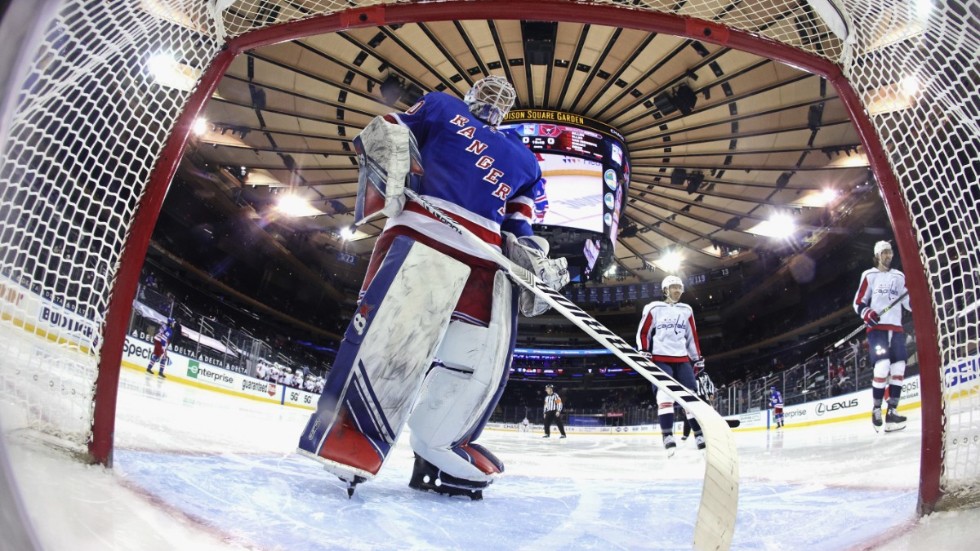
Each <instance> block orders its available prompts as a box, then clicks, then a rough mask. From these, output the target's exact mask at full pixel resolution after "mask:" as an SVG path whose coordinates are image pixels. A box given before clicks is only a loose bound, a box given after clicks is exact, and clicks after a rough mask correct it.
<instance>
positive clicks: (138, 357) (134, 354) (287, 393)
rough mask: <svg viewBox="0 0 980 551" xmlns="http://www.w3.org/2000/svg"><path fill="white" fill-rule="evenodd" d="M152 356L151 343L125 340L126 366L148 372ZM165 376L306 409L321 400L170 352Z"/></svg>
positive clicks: (313, 395) (301, 391) (295, 389)
mask: <svg viewBox="0 0 980 551" xmlns="http://www.w3.org/2000/svg"><path fill="white" fill-rule="evenodd" d="M152 353H153V345H152V344H151V343H148V342H145V341H142V340H139V339H137V338H134V337H132V336H128V337H126V345H125V348H124V349H123V362H124V363H128V364H129V365H130V366H131V367H134V368H137V369H145V368H146V365H147V364H148V363H149V361H150V354H152ZM165 362H166V364H167V365H166V368H165V372H166V374H167V380H168V381H170V380H174V381H176V382H184V383H186V384H190V385H193V386H199V387H203V388H205V389H208V390H214V391H217V392H221V393H223V394H232V395H236V396H244V397H247V398H252V399H255V400H259V401H262V402H273V403H277V404H282V405H290V406H296V407H301V408H305V409H311V410H312V409H316V403H317V400H318V399H319V396H318V395H316V394H313V393H311V392H306V391H305V390H300V389H298V388H292V387H287V386H285V385H281V384H279V383H274V382H271V381H265V380H262V379H257V378H255V377H249V376H248V375H243V374H241V373H237V372H235V371H231V370H228V369H224V368H222V367H217V366H214V365H211V364H208V363H206V362H202V361H199V360H195V359H193V358H188V357H187V356H184V355H182V354H178V353H175V352H173V351H170V352H168V353H167V359H166V360H165Z"/></svg>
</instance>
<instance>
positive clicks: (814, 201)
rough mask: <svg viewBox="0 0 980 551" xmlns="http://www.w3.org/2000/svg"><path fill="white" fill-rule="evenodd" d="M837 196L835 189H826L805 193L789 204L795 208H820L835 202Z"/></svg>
mask: <svg viewBox="0 0 980 551" xmlns="http://www.w3.org/2000/svg"><path fill="white" fill-rule="evenodd" d="M838 196H839V194H838V193H837V190H836V189H833V188H826V189H822V190H819V191H811V192H809V193H806V194H804V195H802V196H801V197H800V198H799V199H797V200H796V201H793V202H792V203H791V204H792V205H793V206H797V207H810V208H821V207H826V206H827V205H829V204H831V203H833V202H834V201H836V200H837V197H838Z"/></svg>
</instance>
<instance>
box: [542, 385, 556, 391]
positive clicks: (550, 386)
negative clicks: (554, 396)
mask: <svg viewBox="0 0 980 551" xmlns="http://www.w3.org/2000/svg"><path fill="white" fill-rule="evenodd" d="M544 388H545V389H546V390H547V389H549V388H550V389H551V390H554V389H555V385H544Z"/></svg>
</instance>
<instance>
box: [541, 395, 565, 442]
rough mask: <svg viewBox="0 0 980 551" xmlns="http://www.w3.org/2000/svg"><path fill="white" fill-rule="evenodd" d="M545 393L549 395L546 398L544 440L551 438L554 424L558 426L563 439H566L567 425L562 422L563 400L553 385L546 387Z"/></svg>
mask: <svg viewBox="0 0 980 551" xmlns="http://www.w3.org/2000/svg"><path fill="white" fill-rule="evenodd" d="M544 391H545V392H547V393H548V395H547V396H545V397H544V436H543V437H542V438H551V424H552V423H555V424H556V425H558V432H560V433H561V438H565V424H564V423H562V422H561V398H559V397H558V395H557V394H555V387H554V386H552V385H548V386H546V387H544Z"/></svg>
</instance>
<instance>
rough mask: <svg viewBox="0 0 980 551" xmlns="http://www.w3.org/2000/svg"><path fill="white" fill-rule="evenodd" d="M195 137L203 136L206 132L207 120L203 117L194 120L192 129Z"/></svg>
mask: <svg viewBox="0 0 980 551" xmlns="http://www.w3.org/2000/svg"><path fill="white" fill-rule="evenodd" d="M192 130H193V131H194V135H195V136H203V135H204V134H205V133H207V131H208V119H206V118H204V117H198V118H197V119H195V120H194V126H193V128H192Z"/></svg>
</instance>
